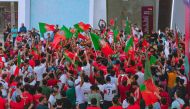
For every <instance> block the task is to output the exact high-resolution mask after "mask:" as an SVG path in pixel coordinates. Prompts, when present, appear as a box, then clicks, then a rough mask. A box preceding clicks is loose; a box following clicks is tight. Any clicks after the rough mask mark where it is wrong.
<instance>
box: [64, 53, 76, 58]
mask: <svg viewBox="0 0 190 109" xmlns="http://www.w3.org/2000/svg"><path fill="white" fill-rule="evenodd" d="M65 54H66V55H67V56H68V57H69V58H70V59H73V58H74V57H75V54H74V53H72V52H70V51H65Z"/></svg>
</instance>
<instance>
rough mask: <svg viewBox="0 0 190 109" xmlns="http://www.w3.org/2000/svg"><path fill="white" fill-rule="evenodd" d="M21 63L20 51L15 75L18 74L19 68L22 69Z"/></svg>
mask: <svg viewBox="0 0 190 109" xmlns="http://www.w3.org/2000/svg"><path fill="white" fill-rule="evenodd" d="M20 65H21V56H20V52H18V56H17V66H16V69H15V71H14V76H18V74H19V70H20Z"/></svg>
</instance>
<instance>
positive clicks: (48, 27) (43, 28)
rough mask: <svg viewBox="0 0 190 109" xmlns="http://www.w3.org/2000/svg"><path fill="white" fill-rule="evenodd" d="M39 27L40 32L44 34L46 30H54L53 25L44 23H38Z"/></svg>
mask: <svg viewBox="0 0 190 109" xmlns="http://www.w3.org/2000/svg"><path fill="white" fill-rule="evenodd" d="M39 28H40V33H41V34H44V33H46V32H48V31H54V30H55V25H49V24H46V23H41V22H40V23H39Z"/></svg>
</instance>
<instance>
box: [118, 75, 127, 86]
mask: <svg viewBox="0 0 190 109" xmlns="http://www.w3.org/2000/svg"><path fill="white" fill-rule="evenodd" d="M127 80H128V78H127V75H126V74H123V75H122V74H121V75H119V76H118V84H120V85H122V82H123V81H127Z"/></svg>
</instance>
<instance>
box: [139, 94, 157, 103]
mask: <svg viewBox="0 0 190 109" xmlns="http://www.w3.org/2000/svg"><path fill="white" fill-rule="evenodd" d="M141 95H142V98H143V99H144V101H145V104H146V106H149V105H152V104H154V103H155V102H157V101H158V99H157V97H156V96H155V95H154V93H152V92H149V91H142V92H141Z"/></svg>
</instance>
